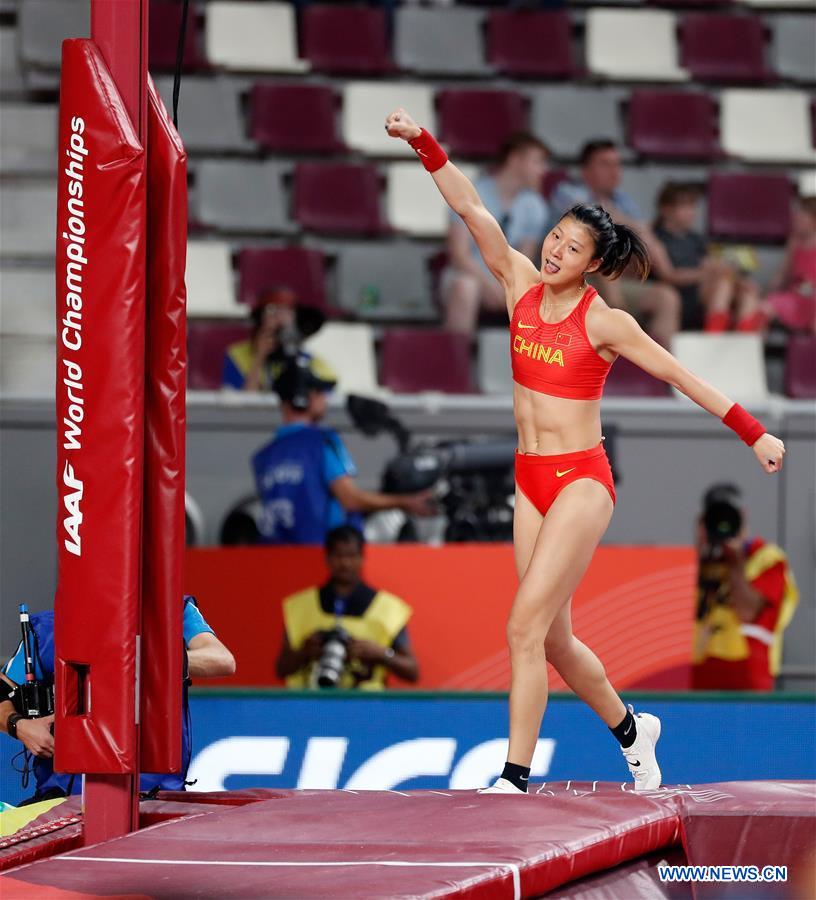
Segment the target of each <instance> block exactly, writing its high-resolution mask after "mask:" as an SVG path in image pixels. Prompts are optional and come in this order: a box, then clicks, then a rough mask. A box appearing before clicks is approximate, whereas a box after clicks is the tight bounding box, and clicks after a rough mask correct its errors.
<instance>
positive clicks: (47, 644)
mask: <svg viewBox="0 0 816 900" xmlns="http://www.w3.org/2000/svg"><path fill="white" fill-rule="evenodd" d="M30 624H31V630H32V633H33V636H34V640H35V645H34V648H33V649H34V653H33V657H34V674H35V677H36V678H37V679H38V680H42V681H46V682H49V683H51V684H53V682H54V613H53V612H51V611H47V612H41V613H34V614H33V615H32V616H31V618H30ZM183 634H184V645H185V648H186V654H187V664H186V667H185V669H186V673H187V674H188V675H189V676H191V677H193V678H215V677H218V676H223V675H232V674H233V673H234V672H235V660H234V659H233V656H232V654H231V653H230V651H229V650H228V649H227V648H226V647H225V646H224V645H223V644H222V643H221V641H219V640H218V638H217V637H216V636H215V633H214V632H213V630H212V628H210V626H209V625H208V624H207V622H206V621H205V620H204V617H203V616H202V615H201V613H200V612H199V610H198V605H197V604H196V601H195V598H194V597H190V596H186V597H184V611H183ZM29 649H30V650H31V649H32V648H29ZM25 677H26V676H25V660H24V650H23V646H22V641H21V642H20V645H19V646H18V648H17V651H16V652H15V654H14V656H12V658H11V659H10V660H9V661H8V662H7V663H6V664H5V666H3V669H2V672H0V683H2V682H5V685H6V686H7V687H8V688H9V691H6V692H5V694H4V696H10V699H3V700H2V701H1V702H0V730H2V731H5V732H7V733H8V734H9V735H11V737H13V738H16V739H17V740H18V741H20V743H21V744H22V745H23V747H24V748H25V750H26V751H27V752H28V753H30V754H32V755H33V756H34V763H33V771H34V778H35V781H36V783H37V787H36V790H35V793H34V796H33V797H31V798H30V799H28V800H26V801H25V803H39V802H40V801H42V800H51V799H54V798H56V797H66V796H68V795H69V794H78V793H79V792H80V791H81V789H82V779H81V778H77V777H76V776H75V775H67V774H63V773H60V772H54V764H53V762H52V759H53V756H54V734H53V732H52V728H53V724H54V716H53V715H50V716H44V717H42V718H37V719H28V718H25V717H24V716H22V715H21V714H20V712H19V711H18V709H17V705H16V704H15V702H14V699H15V695H14V692H13V691H12V689H13V688H15V687H16V686H17V685H19V684H21V683H22V682H23V681H24V680H25ZM179 688H180V689H182V690H183V714H182V723H181V724H182V760H181V766H182V768H181V772H176V773H174V774H167V775H153V774H149V773H146V772H143V773H142V775H141V779H140V783H139V787H140V789H141V790H142V791H151V790H167V791H183V790H184V789H185V779H186V777H187V769H188V767H189V765H190V758H191V756H192V735H191V733H190V714H189V707H188V704H187V677H186V676H185V684H184V686H183V687H182V685H179ZM148 725H149V723H148ZM24 787H25V784H24ZM21 805H24V804H21Z"/></svg>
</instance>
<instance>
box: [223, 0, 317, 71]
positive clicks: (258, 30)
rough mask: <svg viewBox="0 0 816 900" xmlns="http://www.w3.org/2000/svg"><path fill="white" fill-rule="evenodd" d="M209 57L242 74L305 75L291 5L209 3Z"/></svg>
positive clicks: (305, 64)
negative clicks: (283, 73)
mask: <svg viewBox="0 0 816 900" xmlns="http://www.w3.org/2000/svg"><path fill="white" fill-rule="evenodd" d="M206 35H207V39H206V44H207V58H208V59H209V61H210V62H211V63H212V65H214V66H221V67H223V68H225V69H233V70H235V71H239V72H305V71H307V70H308V69H309V63H308V62H306V60H303V59H298V56H297V30H296V24H295V10H294V7H293V6H292V5H291V4H289V3H272V2H269V3H253V2H246V0H226V2H225V0H213V2H211V3H208V4H207V28H206Z"/></svg>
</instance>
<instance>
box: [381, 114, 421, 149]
mask: <svg viewBox="0 0 816 900" xmlns="http://www.w3.org/2000/svg"><path fill="white" fill-rule="evenodd" d="M385 130H386V131H387V132H388V134H389V135H390V136H391V137H394V138H402V139H403V140H404V141H412V140H413V139H414V138H415V137H419V135H420V134H421V133H422V129H421V128H420V127H419V125H417V123H416V122H415V121H414V120H413V119H412V118H411V117H410V116H409V115H408V113H407V112H406V111H405V110H404V109H403V108H402V107H401V106H400V107H399V108H398V109H395V110H394V112H392V113H391V115H390V116H388V118H387V119H386V120H385Z"/></svg>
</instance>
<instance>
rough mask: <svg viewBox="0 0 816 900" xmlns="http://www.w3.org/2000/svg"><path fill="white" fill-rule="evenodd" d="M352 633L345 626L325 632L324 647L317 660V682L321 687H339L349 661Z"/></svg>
mask: <svg viewBox="0 0 816 900" xmlns="http://www.w3.org/2000/svg"><path fill="white" fill-rule="evenodd" d="M350 641H351V635H350V634H349V633H348V632H347V631H346V630H345V629H344V628H332V630H331V631H327V632H324V638H323V649H322V650H321V651H320V658H319V659H318V661H317V670H316V675H317V683H318V685H319V686H320V687H324V688H325V687H337V685H338V684H339V683H340V678H341V676H342V675H343V670H344V669H345V668H346V662H347V661H348V645H349V642H350Z"/></svg>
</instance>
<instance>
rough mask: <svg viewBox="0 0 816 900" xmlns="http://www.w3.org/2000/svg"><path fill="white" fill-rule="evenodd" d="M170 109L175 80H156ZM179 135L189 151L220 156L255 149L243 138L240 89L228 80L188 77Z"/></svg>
mask: <svg viewBox="0 0 816 900" xmlns="http://www.w3.org/2000/svg"><path fill="white" fill-rule="evenodd" d="M156 88H157V89H158V91H159V93H160V94H161V96H162V100H164V104H165V106H166V107H167V108H168V109H172V103H173V79H172V78H168V77H160V78H157V79H156ZM179 133H180V134H181V138H182V140H183V141H184V146H185V147H186V148H187V150H188V151H192V152H203V153H217V152H222V151H226V152H237V151H248V150H253V149H254V147H255V145H254V144H253V143H252V141H250V140H249V139H248V138H246V137H245V136H244V125H243V121H242V119H241V114H240V96H239V89H238V87H237V86H236V85H235V84H234V83H233V82H232V81H231V80H229V79H228V78H223V77H218V78H196V77H191V78H185V79H184V84H183V87H182V89H181V95H180V98H179Z"/></svg>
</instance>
